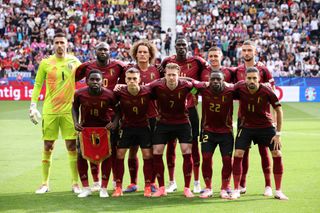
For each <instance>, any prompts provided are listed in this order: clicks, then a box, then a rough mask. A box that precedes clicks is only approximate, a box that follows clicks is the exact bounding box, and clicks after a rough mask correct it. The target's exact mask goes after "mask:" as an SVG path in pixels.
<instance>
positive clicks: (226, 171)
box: [221, 155, 232, 190]
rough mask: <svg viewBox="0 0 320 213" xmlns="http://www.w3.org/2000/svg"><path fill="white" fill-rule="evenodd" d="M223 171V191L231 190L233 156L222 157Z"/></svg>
mask: <svg viewBox="0 0 320 213" xmlns="http://www.w3.org/2000/svg"><path fill="white" fill-rule="evenodd" d="M222 164H223V166H222V171H221V178H222V180H221V189H224V190H228V189H230V179H231V172H232V159H231V156H229V155H226V156H223V157H222Z"/></svg>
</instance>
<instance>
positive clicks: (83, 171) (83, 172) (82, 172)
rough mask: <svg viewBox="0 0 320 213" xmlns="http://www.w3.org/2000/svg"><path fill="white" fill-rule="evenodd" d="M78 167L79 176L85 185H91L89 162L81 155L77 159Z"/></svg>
mask: <svg viewBox="0 0 320 213" xmlns="http://www.w3.org/2000/svg"><path fill="white" fill-rule="evenodd" d="M77 167H78V173H79V177H80V180H81V183H82V186H83V187H89V182H88V162H87V160H86V159H84V158H83V157H82V156H81V155H78V159H77Z"/></svg>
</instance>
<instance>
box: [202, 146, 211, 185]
mask: <svg viewBox="0 0 320 213" xmlns="http://www.w3.org/2000/svg"><path fill="white" fill-rule="evenodd" d="M212 155H213V153H212V152H203V153H202V167H201V168H202V176H203V179H204V182H205V184H206V188H208V189H211V188H212V185H211V184H212Z"/></svg>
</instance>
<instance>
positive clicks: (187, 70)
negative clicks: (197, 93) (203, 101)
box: [160, 55, 210, 108]
mask: <svg viewBox="0 0 320 213" xmlns="http://www.w3.org/2000/svg"><path fill="white" fill-rule="evenodd" d="M176 58H177V56H176V55H173V56H171V57H168V58H165V59H164V60H163V61H162V63H161V68H160V69H161V70H164V69H165V67H166V65H167V64H168V63H176V64H178V65H179V66H180V69H181V71H180V76H182V77H189V78H193V79H194V80H200V78H201V73H202V72H203V71H204V70H206V69H207V70H210V67H209V65H208V63H207V62H206V61H205V60H204V59H203V58H201V57H198V56H194V57H189V58H187V59H186V60H185V61H177V59H176ZM197 100H198V97H194V96H193V95H192V94H189V95H188V101H187V108H191V107H194V106H195V105H197V103H198V102H197Z"/></svg>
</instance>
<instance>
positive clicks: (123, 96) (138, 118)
mask: <svg viewBox="0 0 320 213" xmlns="http://www.w3.org/2000/svg"><path fill="white" fill-rule="evenodd" d="M125 81H126V84H127V86H123V87H121V89H120V90H119V91H116V92H115V95H116V97H117V99H118V100H119V102H120V111H121V129H122V133H121V134H120V142H119V144H118V146H117V147H118V150H117V161H116V165H117V168H116V189H115V191H114V193H113V195H112V196H113V197H119V196H122V180H123V174H124V162H123V161H124V158H125V154H126V152H127V150H128V149H129V148H130V147H132V146H137V145H138V146H140V148H141V151H142V156H143V162H144V165H143V173H144V180H145V189H144V196H145V197H151V180H152V172H153V171H152V151H151V147H152V146H151V130H150V125H149V120H148V116H147V113H148V109H149V105H150V101H151V91H150V88H149V87H148V86H140V85H139V83H140V71H139V70H138V69H137V68H134V67H132V68H130V69H128V70H127V71H126V77H125Z"/></svg>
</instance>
